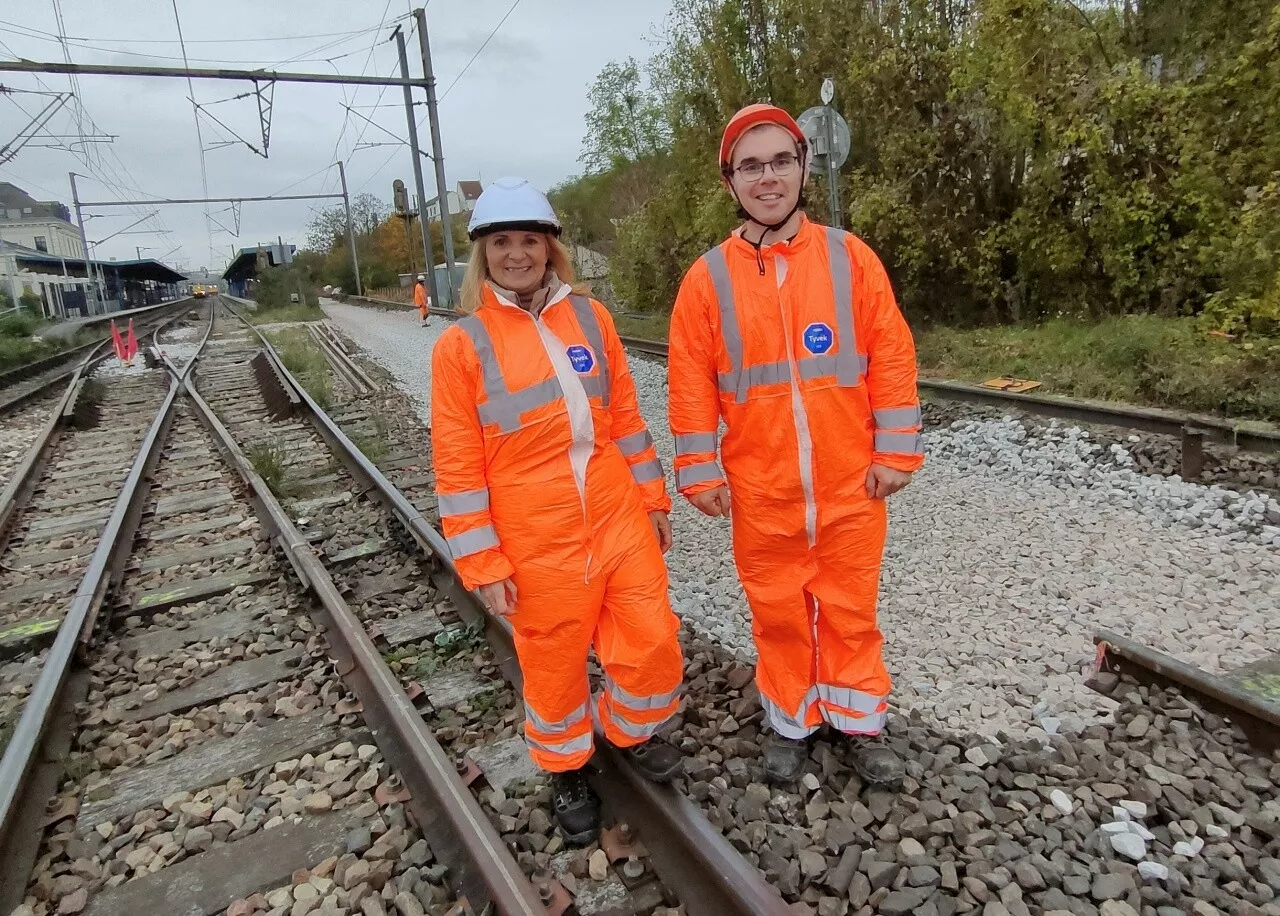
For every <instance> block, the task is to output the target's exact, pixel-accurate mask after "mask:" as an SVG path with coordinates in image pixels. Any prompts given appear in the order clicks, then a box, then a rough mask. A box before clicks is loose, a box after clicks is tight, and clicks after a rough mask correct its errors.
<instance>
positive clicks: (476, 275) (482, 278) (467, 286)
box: [458, 232, 591, 315]
mask: <svg viewBox="0 0 1280 916" xmlns="http://www.w3.org/2000/svg"><path fill="white" fill-rule="evenodd" d="M538 234H539V235H541V236H542V237H543V238H545V239H546V240H547V270H554V271H555V273H556V276H557V277H559V278H560V279H561V281H563V282H565V283H568V284H569V285H570V286H571V287H573V291H574V293H576V294H578V295H580V296H585V295H589V294H590V292H591V287H590V286H588V285H587V284H585V283H578V282H576V279H575V276H574V272H573V258H572V257H571V256H570V254H569V249H568V248H566V247H565V245H564V242H562V241H560V240H559V239H558V238H556V237H555V236H554V235H552V234H551V233H550V232H540V233H538ZM489 238H490V237H489V236H487V235H482V236H481V237H480V238H478V239H476V240H475V241H474V242H472V243H471V253H470V254H469V255H468V257H467V270H466V272H465V273H464V274H463V275H462V297H461V298H462V301H461V302H459V303H458V311H459V312H461V313H462V314H464V315H470V314H472V313H473V312H475V311H476V310H477V309H479V308H480V306H481V304H483V302H484V285H485V283H487V282H488V281H489V280H491V279H493V278H492V277H490V276H489V259H488V257H487V256H486V249H487V247H488V244H489ZM544 276H545V274H544Z"/></svg>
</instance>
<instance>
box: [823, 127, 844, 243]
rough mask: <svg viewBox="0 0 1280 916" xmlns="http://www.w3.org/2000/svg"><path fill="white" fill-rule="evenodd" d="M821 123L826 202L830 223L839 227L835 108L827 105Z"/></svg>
mask: <svg viewBox="0 0 1280 916" xmlns="http://www.w3.org/2000/svg"><path fill="white" fill-rule="evenodd" d="M822 123H823V125H824V127H825V130H826V132H827V195H828V199H827V200H828V203H829V204H830V206H831V224H832V225H833V226H835V227H836V228H837V229H839V228H841V227H840V223H841V219H840V189H839V188H838V187H836V166H835V162H836V151H835V146H836V131H835V109H833V108H832V107H831V106H830V105H828V106H827V110H826V113H825V115H824V116H823V118H822Z"/></svg>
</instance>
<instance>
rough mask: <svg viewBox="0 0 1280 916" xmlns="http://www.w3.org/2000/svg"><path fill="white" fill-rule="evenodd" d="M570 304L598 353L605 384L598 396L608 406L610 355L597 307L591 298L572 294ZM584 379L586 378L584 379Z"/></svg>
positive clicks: (592, 346) (601, 376)
mask: <svg viewBox="0 0 1280 916" xmlns="http://www.w3.org/2000/svg"><path fill="white" fill-rule="evenodd" d="M569 304H570V305H572V306H573V313H574V314H575V315H577V316H578V324H579V325H581V326H582V334H583V336H584V337H586V338H587V344H588V345H589V346H590V347H591V349H592V351H593V352H594V353H595V355H596V364H597V366H598V367H599V372H600V378H601V379H603V385H602V388H601V390H600V392H599V395H598V396H599V398H600V400H601V401H603V402H604V406H605V407H608V406H609V355H608V354H607V353H606V352H605V349H604V335H603V334H602V333H600V322H599V321H598V320H597V319H596V312H595V309H593V308H592V307H591V300H590V299H588V298H587V297H586V296H570V297H569ZM583 381H586V380H585V379H583ZM587 394H591V392H590V391H588V392H587Z"/></svg>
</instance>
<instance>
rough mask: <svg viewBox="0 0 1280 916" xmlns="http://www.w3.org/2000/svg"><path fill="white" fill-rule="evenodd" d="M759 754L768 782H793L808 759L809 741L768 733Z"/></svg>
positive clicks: (798, 776) (802, 770)
mask: <svg viewBox="0 0 1280 916" xmlns="http://www.w3.org/2000/svg"><path fill="white" fill-rule="evenodd" d="M761 753H762V756H763V757H764V773H765V776H766V777H768V779H769V781H770V782H795V781H796V780H797V779H799V778H800V774H801V773H803V772H804V762H805V761H806V760H808V759H809V739H807V738H784V737H782V736H781V735H779V734H778V733H777V732H770V733H769V734H768V735H766V736H765V739H764V742H763V748H762V752H761Z"/></svg>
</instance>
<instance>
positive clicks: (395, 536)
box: [201, 366, 786, 914]
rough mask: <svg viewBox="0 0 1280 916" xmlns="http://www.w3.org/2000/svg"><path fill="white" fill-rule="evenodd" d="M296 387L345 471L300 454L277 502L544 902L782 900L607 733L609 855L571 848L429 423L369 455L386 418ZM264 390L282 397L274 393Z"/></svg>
mask: <svg viewBox="0 0 1280 916" xmlns="http://www.w3.org/2000/svg"><path fill="white" fill-rule="evenodd" d="M278 368H279V369H282V368H283V367H282V366H281V367H278ZM201 371H202V373H203V372H205V371H207V368H206V369H202V370H201ZM258 371H259V372H261V373H262V374H263V375H264V376H266V375H267V373H266V370H265V368H259V370H258ZM282 374H283V373H281V372H273V373H271V377H273V378H280V377H281V375H282ZM247 379H248V376H247V374H246V373H244V372H243V371H242V373H241V375H240V376H239V377H238V378H237V379H235V380H234V381H233V380H232V379H229V378H228V379H225V380H224V381H225V382H226V383H228V384H230V385H232V387H233V388H234V386H236V385H241V386H244V385H247V384H248V380H247ZM293 396H295V397H296V398H297V402H298V409H300V410H305V411H306V412H307V414H308V415H309V417H310V418H311V420H312V421H313V423H314V424H315V426H314V427H313V428H314V430H315V433H313V435H316V434H318V436H319V437H320V438H319V439H318V440H315V441H314V442H313V443H312V444H310V445H303V443H302V442H301V440H298V441H296V442H295V443H294V444H293V446H292V447H294V448H296V449H298V450H299V451H302V450H306V451H307V452H309V453H313V454H314V453H316V452H318V451H319V450H320V449H321V448H323V447H324V443H327V444H328V446H329V447H332V448H333V449H334V450H335V451H336V452H337V453H338V454H339V455H341V457H342V459H343V462H344V469H343V470H344V471H345V473H339V472H337V471H332V470H331V471H330V473H328V474H325V475H321V476H319V477H317V476H314V475H315V472H316V471H317V470H319V469H318V468H307V467H306V466H305V465H303V466H300V467H298V468H297V471H296V474H294V475H293V478H292V479H293V481H294V483H293V484H292V486H293V487H297V486H298V485H299V484H304V483H306V482H307V481H308V480H311V481H317V482H318V484H319V485H322V486H324V487H325V488H326V490H325V495H317V491H316V490H313V489H309V488H307V487H302V492H299V493H298V496H297V497H296V498H295V499H294V500H292V501H290V500H286V501H285V503H286V505H287V506H289V507H290V511H292V512H294V513H295V517H296V518H297V519H298V521H299V524H300V525H301V524H302V523H303V522H305V527H306V529H307V530H310V531H312V532H313V535H314V537H315V538H316V540H315V544H316V546H317V548H318V550H319V552H320V553H321V555H323V556H326V557H328V558H330V563H331V564H333V565H334V566H336V567H337V569H336V570H335V573H334V578H335V581H337V582H338V584H339V586H340V588H342V590H343V592H344V593H345V594H350V595H352V596H354V598H355V599H356V600H355V601H353V606H354V607H355V610H356V613H357V615H358V616H360V618H361V619H362V620H363V621H365V623H366V625H367V627H368V629H369V632H370V633H371V634H372V635H373V636H374V637H375V639H376V640H377V641H378V643H379V645H380V646H381V647H382V648H383V650H384V651H385V652H386V655H387V657H388V658H389V659H390V661H391V665H392V667H393V669H394V670H396V671H397V673H398V675H399V677H400V679H401V682H402V683H403V684H404V686H405V690H406V692H407V693H408V695H410V696H411V697H412V698H413V700H414V702H415V703H416V704H417V705H418V707H419V710H420V714H421V715H422V716H423V718H424V719H425V720H426V721H427V722H428V723H429V724H430V727H431V729H432V731H433V732H434V733H435V734H436V735H437V736H439V737H440V740H441V742H442V743H443V744H444V745H445V746H446V748H447V749H448V751H449V753H450V754H452V755H453V756H454V758H455V759H456V760H459V761H461V764H460V766H461V767H462V770H463V772H464V775H465V778H466V779H468V780H469V781H471V784H472V785H473V786H474V787H475V788H476V789H477V792H478V796H479V798H480V799H481V800H482V802H483V803H484V805H485V806H486V808H487V810H488V811H489V813H490V815H491V817H493V818H494V819H495V820H496V821H497V823H498V824H499V825H500V826H501V827H502V828H503V831H502V832H503V837H504V840H506V841H507V843H508V844H509V845H511V846H513V847H514V848H516V849H518V850H519V851H520V860H521V863H522V865H523V866H524V869H525V871H526V873H528V874H529V875H530V876H531V878H532V879H533V880H534V881H535V883H536V884H537V886H538V887H539V889H540V892H542V893H544V894H546V895H547V897H548V904H549V908H550V910H551V911H552V912H561V911H563V909H564V908H565V907H567V906H568V904H569V902H570V899H571V898H573V899H574V900H575V903H576V905H577V907H578V909H579V910H580V911H581V912H584V913H585V912H619V913H622V912H637V913H644V912H650V911H652V910H653V909H654V908H656V907H661V906H663V905H664V904H668V905H678V904H683V905H684V907H685V912H686V913H689V914H700V913H701V914H713V913H714V914H732V913H744V914H745V913H759V914H770V913H778V914H781V913H783V912H785V911H786V907H785V904H784V903H783V901H782V900H781V898H780V896H779V895H778V894H777V892H776V891H775V890H774V889H773V888H771V887H770V886H769V885H768V884H767V883H766V882H765V881H764V880H763V878H762V877H761V875H760V873H759V872H758V871H757V870H756V869H755V868H754V867H753V866H752V865H751V864H750V863H749V862H747V861H746V860H745V859H743V857H742V856H741V855H740V854H739V853H738V852H737V851H736V850H734V849H733V848H732V846H731V845H730V844H729V843H728V842H727V841H726V840H725V839H724V838H723V837H722V836H721V835H720V834H719V833H718V832H716V831H715V829H714V828H713V827H712V826H711V825H710V823H709V822H708V821H707V820H706V819H705V818H704V817H703V816H702V815H701V814H700V813H699V812H698V811H697V810H696V808H695V806H693V805H692V804H691V803H689V802H688V800H687V799H685V798H684V796H683V795H681V794H680V793H679V792H678V791H676V790H674V789H670V788H666V789H664V788H659V787H656V786H652V785H650V784H649V783H647V782H645V781H644V780H643V779H641V778H640V777H639V776H638V775H637V774H636V773H634V772H633V771H632V770H631V769H630V767H629V766H628V765H627V764H626V763H625V762H623V761H622V759H621V758H620V757H619V756H617V755H614V754H612V753H610V752H609V750H608V749H607V746H606V742H604V740H603V739H602V738H601V739H600V740H599V741H598V744H599V745H600V747H601V748H602V752H601V753H599V754H597V757H596V760H595V764H596V765H597V767H598V772H597V775H596V779H595V784H596V787H597V790H598V791H599V792H600V795H601V797H602V798H603V799H604V801H605V805H606V810H607V811H608V812H609V813H610V814H611V815H612V818H613V820H614V823H613V827H612V829H611V830H610V831H608V832H607V833H606V836H605V839H604V843H603V844H602V849H601V853H602V854H603V857H604V859H605V860H606V861H607V863H608V865H607V866H606V865H604V864H603V863H599V862H598V863H597V864H596V867H594V868H588V869H586V870H583V869H581V868H580V867H578V866H580V865H581V864H582V863H581V862H579V861H577V858H578V857H577V855H576V854H575V853H574V852H572V851H569V850H564V849H563V848H562V847H561V845H560V840H559V837H557V836H555V835H554V830H553V827H552V815H551V809H550V796H549V791H548V788H547V786H546V784H545V782H544V781H543V780H542V778H541V777H540V776H539V774H538V773H537V772H536V771H535V770H533V769H532V767H531V765H530V764H529V761H528V759H527V754H526V752H525V749H524V745H523V739H522V738H521V736H520V734H519V732H518V726H519V724H520V723H522V722H523V719H524V715H523V705H522V703H521V702H520V701H519V695H518V688H519V684H520V677H519V668H518V665H517V664H516V662H515V653H514V650H513V648H512V646H511V643H510V634H509V632H508V631H507V629H506V628H505V626H504V625H503V624H502V623H500V622H498V621H495V620H494V619H493V618H491V617H489V616H488V615H487V614H485V613H484V611H483V610H482V608H481V607H480V605H479V603H478V602H477V601H476V600H475V598H474V597H473V596H472V595H470V594H468V593H466V592H465V591H464V590H463V589H462V588H461V586H460V585H459V584H458V582H457V580H456V578H455V577H454V575H453V571H452V566H451V563H450V562H449V560H448V559H447V557H448V552H447V549H446V548H445V546H444V542H443V538H442V537H441V536H440V534H439V533H438V531H437V530H436V527H435V525H436V524H437V523H438V519H437V517H436V512H435V498H434V475H433V474H432V473H431V468H430V464H429V461H428V458H427V455H428V447H427V443H426V442H425V438H424V440H423V441H422V442H421V443H419V444H417V445H416V446H415V447H414V448H412V449H410V450H407V451H404V452H392V453H387V454H382V455H379V456H378V458H377V461H376V462H375V461H372V460H370V459H369V457H368V456H366V455H365V454H364V453H363V452H362V451H361V450H360V449H359V448H355V447H353V446H354V444H355V443H357V442H366V441H368V440H369V439H370V438H371V437H374V438H375V439H376V438H377V436H378V434H380V433H384V432H385V430H380V429H379V418H378V416H377V415H376V412H371V411H370V410H368V409H365V408H362V407H360V406H359V405H358V404H348V405H346V406H345V407H344V409H343V410H341V411H335V412H334V415H333V416H332V417H330V416H328V415H326V414H325V413H324V412H323V411H322V410H320V409H319V405H318V404H316V403H315V401H314V399H313V398H312V397H311V395H310V394H308V393H307V391H306V390H305V389H304V388H302V387H301V386H294V390H293ZM268 400H269V401H273V402H274V403H276V404H278V405H284V404H286V403H290V398H289V397H288V396H287V395H285V394H283V393H282V394H280V395H277V396H275V397H273V398H268ZM264 409H265V407H259V408H258V410H259V413H258V415H257V419H256V420H246V422H247V423H249V424H250V425H248V426H246V427H245V433H244V435H245V437H246V439H248V438H250V437H253V436H256V435H258V434H259V431H260V429H261V427H260V426H257V425H252V424H254V423H255V422H256V423H259V424H260V423H261V422H262V413H261V411H262V410H264ZM393 481H394V482H393ZM289 488H290V485H288V484H286V489H289ZM358 494H364V496H363V497H361V496H359V495H358ZM355 532H362V533H363V534H361V535H357V534H355ZM370 532H372V533H370ZM576 872H582V873H581V874H578V873H576ZM593 872H594V875H593Z"/></svg>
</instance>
